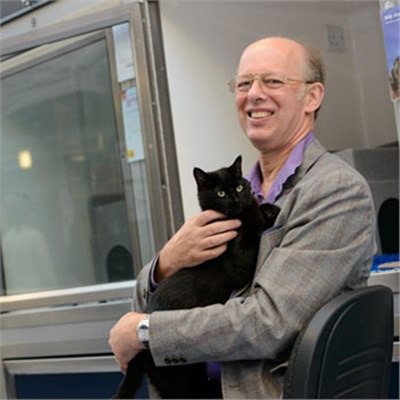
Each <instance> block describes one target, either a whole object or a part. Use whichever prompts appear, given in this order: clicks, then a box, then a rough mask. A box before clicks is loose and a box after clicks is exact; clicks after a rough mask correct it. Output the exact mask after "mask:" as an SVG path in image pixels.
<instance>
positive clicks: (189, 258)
mask: <svg viewBox="0 0 400 400" xmlns="http://www.w3.org/2000/svg"><path fill="white" fill-rule="evenodd" d="M223 218H225V216H224V215H223V214H221V213H219V212H217V211H213V210H206V211H203V212H201V213H200V214H197V215H195V216H194V217H192V218H190V219H189V220H187V221H186V222H185V223H184V224H183V225H182V227H181V228H180V229H179V230H178V232H176V234H175V235H174V236H173V237H172V238H171V239H170V240H169V241H168V242H167V243H166V245H165V246H164V247H163V249H162V250H161V252H160V255H159V259H158V265H157V268H156V271H155V278H156V280H157V281H160V280H162V279H164V278H167V277H168V276H170V275H172V274H174V273H175V272H177V271H179V270H180V269H181V268H184V267H193V266H196V265H199V264H201V263H203V262H204V261H207V260H210V259H212V258H216V257H218V256H220V255H221V254H222V253H223V252H224V251H225V250H226V247H227V245H228V242H229V241H230V240H232V239H234V238H235V237H236V236H237V231H236V229H238V228H239V227H240V225H241V222H240V220H238V219H223Z"/></svg>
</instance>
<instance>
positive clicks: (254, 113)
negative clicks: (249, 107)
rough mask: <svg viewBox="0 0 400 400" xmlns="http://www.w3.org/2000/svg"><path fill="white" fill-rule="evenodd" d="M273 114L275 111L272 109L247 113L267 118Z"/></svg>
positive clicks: (256, 117)
mask: <svg viewBox="0 0 400 400" xmlns="http://www.w3.org/2000/svg"><path fill="white" fill-rule="evenodd" d="M273 114H274V113H273V112H272V111H250V112H248V113H247V115H248V116H249V117H250V118H253V119H261V118H266V117H270V116H271V115H273Z"/></svg>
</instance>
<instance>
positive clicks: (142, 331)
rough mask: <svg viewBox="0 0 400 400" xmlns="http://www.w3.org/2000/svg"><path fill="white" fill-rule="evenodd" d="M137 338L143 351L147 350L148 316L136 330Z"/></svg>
mask: <svg viewBox="0 0 400 400" xmlns="http://www.w3.org/2000/svg"><path fill="white" fill-rule="evenodd" d="M136 334H137V337H138V339H139V341H140V343H142V345H143V347H144V348H145V349H147V350H148V349H149V316H148V315H146V316H145V317H144V318H143V319H142V320H141V321H140V322H139V324H138V326H137V328H136Z"/></svg>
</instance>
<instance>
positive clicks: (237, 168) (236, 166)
mask: <svg viewBox="0 0 400 400" xmlns="http://www.w3.org/2000/svg"><path fill="white" fill-rule="evenodd" d="M229 169H230V170H231V171H232V172H233V174H234V175H235V176H237V177H238V178H241V177H242V156H237V157H236V160H235V161H234V162H233V164H232V165H231V166H230V167H229Z"/></svg>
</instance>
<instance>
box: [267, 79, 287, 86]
mask: <svg viewBox="0 0 400 400" xmlns="http://www.w3.org/2000/svg"><path fill="white" fill-rule="evenodd" d="M263 82H264V85H265V86H267V87H270V88H278V87H281V86H283V85H284V84H285V83H284V82H283V81H282V80H280V79H277V78H268V79H264V80H263Z"/></svg>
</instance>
